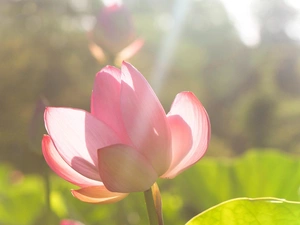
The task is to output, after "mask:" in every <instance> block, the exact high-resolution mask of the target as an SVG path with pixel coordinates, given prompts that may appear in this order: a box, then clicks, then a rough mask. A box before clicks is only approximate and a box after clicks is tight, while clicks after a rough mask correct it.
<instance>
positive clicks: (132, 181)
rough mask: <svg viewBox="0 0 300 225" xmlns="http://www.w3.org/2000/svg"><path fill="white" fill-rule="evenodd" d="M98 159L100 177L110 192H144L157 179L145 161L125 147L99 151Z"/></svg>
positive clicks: (137, 153)
mask: <svg viewBox="0 0 300 225" xmlns="http://www.w3.org/2000/svg"><path fill="white" fill-rule="evenodd" d="M98 159H99V172H100V176H101V178H102V181H103V183H104V185H105V187H106V188H107V189H108V190H110V191H116V192H122V193H129V192H138V191H145V190H147V189H149V188H150V187H151V186H152V185H153V183H154V182H155V181H156V179H157V177H158V176H157V174H156V172H155V170H154V169H153V167H152V166H151V165H150V164H149V162H148V161H147V159H146V158H145V157H144V156H143V155H142V154H140V153H139V152H138V151H136V150H135V149H133V148H131V147H129V146H126V145H121V144H119V145H112V146H108V147H105V148H102V149H99V150H98Z"/></svg>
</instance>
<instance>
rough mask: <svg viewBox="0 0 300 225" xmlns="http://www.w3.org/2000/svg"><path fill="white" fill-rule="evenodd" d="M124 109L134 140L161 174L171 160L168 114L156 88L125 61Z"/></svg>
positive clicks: (126, 121) (122, 107)
mask: <svg viewBox="0 0 300 225" xmlns="http://www.w3.org/2000/svg"><path fill="white" fill-rule="evenodd" d="M121 71H122V83H121V112H122V116H123V121H124V124H125V127H126V130H127V133H128V135H129V137H130V138H131V141H132V142H133V144H134V146H135V148H136V149H138V151H140V152H141V153H142V154H143V155H144V156H145V157H146V158H147V159H148V160H149V162H150V163H151V165H152V166H153V168H154V169H155V170H156V172H157V174H158V175H162V174H163V173H165V172H166V171H167V169H168V168H169V166H170V162H171V148H170V147H171V133H170V130H169V127H168V125H167V120H166V115H165V112H164V109H163V107H162V105H161V104H160V102H159V100H158V98H157V96H156V95H155V93H154V91H153V90H152V88H151V87H150V85H149V84H148V82H147V81H146V79H145V78H144V77H143V76H142V74H141V73H140V72H139V71H137V70H136V69H135V68H134V67H133V66H132V65H130V64H129V63H126V62H123V64H122V68H121Z"/></svg>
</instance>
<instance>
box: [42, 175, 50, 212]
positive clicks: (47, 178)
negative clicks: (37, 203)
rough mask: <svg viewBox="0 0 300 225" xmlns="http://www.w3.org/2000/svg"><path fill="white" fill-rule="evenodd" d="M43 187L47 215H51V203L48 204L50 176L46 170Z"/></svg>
mask: <svg viewBox="0 0 300 225" xmlns="http://www.w3.org/2000/svg"><path fill="white" fill-rule="evenodd" d="M43 179H44V185H45V201H46V209H47V213H49V214H50V213H51V202H50V176H49V172H48V171H47V170H46V171H45V172H44V174H43Z"/></svg>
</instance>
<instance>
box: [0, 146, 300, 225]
mask: <svg viewBox="0 0 300 225" xmlns="http://www.w3.org/2000/svg"><path fill="white" fill-rule="evenodd" d="M291 174H292V175H293V176H292V177H291ZM0 178H1V179H0V180H1V183H0V184H1V188H0V197H1V203H2V204H1V206H0V224H5V225H31V224H34V225H35V224H49V225H50V224H58V223H59V219H62V218H72V219H76V220H78V221H81V222H83V223H85V224H86V225H94V224H95V225H96V224H112V225H114V224H115V225H118V224H128V225H135V224H147V214H146V213H147V211H146V205H145V203H144V199H143V194H142V193H132V194H130V195H129V196H128V197H126V198H125V199H124V200H122V201H120V202H117V203H114V204H109V205H97V204H88V203H84V202H81V201H79V200H78V199H76V198H74V197H73V196H72V195H71V193H70V189H72V188H76V187H74V186H73V185H71V184H69V183H68V182H66V181H63V180H62V179H61V178H59V177H58V176H56V175H53V176H51V177H50V181H51V182H50V184H51V185H50V186H51V192H50V205H51V210H50V209H47V204H46V203H45V195H46V193H45V189H44V188H43V186H44V179H43V177H41V176H38V175H26V176H25V175H24V174H22V173H21V172H20V171H17V170H13V169H12V168H11V166H8V165H2V166H1V167H0ZM158 184H159V186H160V190H161V194H162V201H163V213H164V218H165V223H166V224H174V225H176V224H178V225H179V224H185V223H186V222H187V221H188V220H190V219H191V218H192V217H194V216H196V215H197V214H198V213H200V212H202V211H204V210H206V209H208V208H209V207H212V206H214V205H217V204H219V203H221V202H223V201H226V200H229V199H232V198H239V197H244V196H247V197H251V198H257V197H264V196H270V197H274V196H275V197H277V198H282V199H288V200H293V201H299V192H298V190H299V185H300V161H299V159H298V158H295V157H294V156H293V155H287V154H284V153H282V152H280V151H278V150H274V149H252V150H250V151H248V152H247V153H246V154H245V155H243V156H242V157H238V158H234V159H230V160H229V159H216V158H213V157H206V158H204V159H202V160H201V162H199V163H198V164H197V165H195V166H194V167H192V168H191V169H189V170H188V171H186V172H184V173H183V174H181V175H179V176H178V177H177V178H175V179H172V180H159V182H158ZM13 215H18V216H17V217H16V216H13ZM41 221H43V222H42V223H41Z"/></svg>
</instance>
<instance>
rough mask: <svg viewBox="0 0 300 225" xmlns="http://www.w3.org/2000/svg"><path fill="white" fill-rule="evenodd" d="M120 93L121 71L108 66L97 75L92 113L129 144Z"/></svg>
mask: <svg viewBox="0 0 300 225" xmlns="http://www.w3.org/2000/svg"><path fill="white" fill-rule="evenodd" d="M120 93H121V71H120V70H119V69H117V68H115V67H113V66H106V67H105V68H103V69H102V70H101V71H100V72H99V73H97V75H96V78H95V82H94V88H93V93H92V99H91V112H92V114H93V115H94V116H95V117H96V118H98V119H99V120H101V121H103V122H105V123H106V124H107V125H108V126H109V127H111V128H112V129H113V130H114V131H115V132H116V133H117V134H118V135H119V136H120V137H121V138H122V140H123V142H124V143H128V141H129V139H128V136H127V133H126V130H125V127H124V124H123V120H122V115H121V106H120ZM128 144H130V142H129V143H128Z"/></svg>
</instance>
